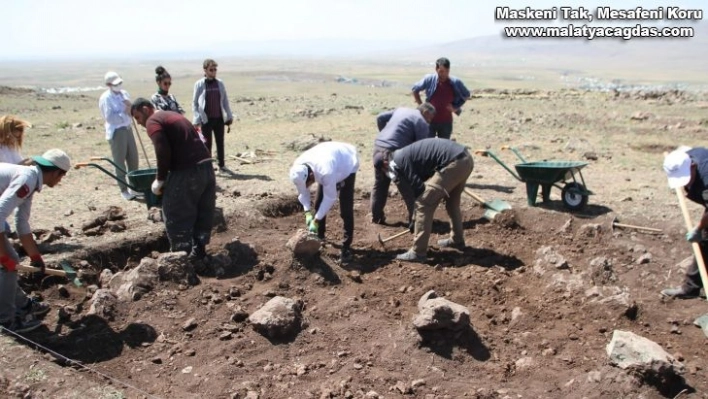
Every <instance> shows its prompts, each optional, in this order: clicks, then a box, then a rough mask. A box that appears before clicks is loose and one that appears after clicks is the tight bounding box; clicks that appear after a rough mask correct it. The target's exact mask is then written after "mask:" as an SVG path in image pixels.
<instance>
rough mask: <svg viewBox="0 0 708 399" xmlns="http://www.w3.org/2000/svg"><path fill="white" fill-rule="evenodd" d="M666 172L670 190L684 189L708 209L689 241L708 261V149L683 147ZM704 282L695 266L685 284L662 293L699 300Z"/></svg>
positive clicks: (666, 165) (667, 163) (670, 158)
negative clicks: (707, 235) (694, 244)
mask: <svg viewBox="0 0 708 399" xmlns="http://www.w3.org/2000/svg"><path fill="white" fill-rule="evenodd" d="M664 171H665V172H666V175H667V177H668V179H669V187H670V188H672V189H676V188H678V187H683V189H684V192H685V193H686V198H688V199H690V200H691V201H693V202H695V203H697V204H700V205H702V206H703V207H704V212H703V216H702V217H701V220H700V221H699V222H698V224H697V225H696V227H695V228H694V229H693V230H691V231H689V232H688V233H686V240H687V241H689V242H696V243H698V245H699V246H700V248H701V256H702V257H703V260H706V259H708V243H707V242H706V241H705V238H708V237H705V236H704V230H705V229H706V228H707V227H708V208H707V207H708V148H703V147H697V148H691V149H689V148H687V147H681V148H679V149H677V150H675V151H673V152H671V153H670V154H669V155H667V156H666V158H665V159H664ZM702 287H703V283H702V281H701V276H700V272H699V270H698V263H697V262H696V259H695V258H694V259H693V263H691V266H689V268H688V270H686V275H685V276H684V279H683V284H681V286H680V287H678V288H667V289H665V290H663V291H661V294H662V295H664V296H668V297H677V298H691V297H697V296H698V295H699V294H700V292H701V288H702Z"/></svg>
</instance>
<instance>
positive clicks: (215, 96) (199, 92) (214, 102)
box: [192, 58, 234, 172]
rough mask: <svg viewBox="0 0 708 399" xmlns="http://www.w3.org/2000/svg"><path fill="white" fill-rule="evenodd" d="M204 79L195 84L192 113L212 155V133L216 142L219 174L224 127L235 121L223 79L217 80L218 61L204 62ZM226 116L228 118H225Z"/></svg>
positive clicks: (222, 165)
mask: <svg viewBox="0 0 708 399" xmlns="http://www.w3.org/2000/svg"><path fill="white" fill-rule="evenodd" d="M203 66H204V77H203V78H201V79H199V80H197V82H196V83H195V84H194V95H193V96H192V111H193V112H194V120H193V121H192V122H193V123H194V127H196V128H197V130H198V129H201V131H202V134H203V135H204V138H205V140H206V145H207V148H208V149H209V153H211V143H212V133H213V135H214V140H216V153H217V159H218V161H219V172H221V171H222V170H224V167H225V162H224V126H229V129H231V123H232V122H233V120H234V117H233V115H232V114H231V107H229V98H228V96H227V95H226V87H225V86H224V82H222V81H221V79H217V78H216V67H217V64H216V61H214V60H212V59H210V58H207V59H206V60H204V64H203ZM224 114H226V117H224Z"/></svg>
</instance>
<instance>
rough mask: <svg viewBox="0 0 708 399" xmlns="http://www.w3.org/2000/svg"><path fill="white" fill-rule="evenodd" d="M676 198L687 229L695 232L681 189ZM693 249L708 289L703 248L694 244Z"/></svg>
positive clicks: (677, 189)
mask: <svg viewBox="0 0 708 399" xmlns="http://www.w3.org/2000/svg"><path fill="white" fill-rule="evenodd" d="M676 196H677V197H678V201H679V206H681V213H683V220H684V221H685V222H686V228H687V229H688V231H691V230H693V225H692V223H691V216H690V215H689V214H688V209H687V208H686V199H685V198H684V196H683V193H682V192H681V187H677V188H676ZM691 248H692V249H693V256H695V257H696V262H697V263H698V271H699V272H700V275H701V281H702V282H703V286H704V287H708V274H707V273H706V264H705V262H704V260H703V255H702V254H701V246H700V245H698V243H696V242H694V243H692V245H691Z"/></svg>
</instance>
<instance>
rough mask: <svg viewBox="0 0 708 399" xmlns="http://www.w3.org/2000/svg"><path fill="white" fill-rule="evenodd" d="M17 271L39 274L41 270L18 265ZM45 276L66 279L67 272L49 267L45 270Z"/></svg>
mask: <svg viewBox="0 0 708 399" xmlns="http://www.w3.org/2000/svg"><path fill="white" fill-rule="evenodd" d="M17 271H18V272H23V273H38V272H40V271H41V269H40V268H38V267H33V266H25V265H17ZM44 274H47V275H50V276H61V277H66V272H65V271H64V270H57V269H50V268H48V267H46V268H44Z"/></svg>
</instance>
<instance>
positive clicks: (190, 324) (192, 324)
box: [182, 317, 198, 331]
mask: <svg viewBox="0 0 708 399" xmlns="http://www.w3.org/2000/svg"><path fill="white" fill-rule="evenodd" d="M197 325H198V324H197V319H195V318H194V317H192V318H191V319H188V320H187V321H185V322H184V324H182V330H184V331H191V330H194V329H195V328H197Z"/></svg>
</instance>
